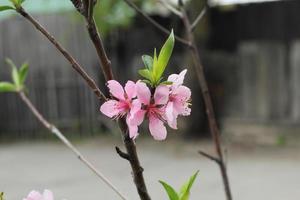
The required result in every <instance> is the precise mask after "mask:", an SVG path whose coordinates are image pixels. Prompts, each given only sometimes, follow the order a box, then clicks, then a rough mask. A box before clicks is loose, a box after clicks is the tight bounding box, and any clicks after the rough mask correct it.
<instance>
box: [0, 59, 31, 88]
mask: <svg viewBox="0 0 300 200" xmlns="http://www.w3.org/2000/svg"><path fill="white" fill-rule="evenodd" d="M6 62H7V64H8V65H9V66H10V67H11V78H12V82H6V81H2V82H0V92H19V91H22V90H24V89H25V85H24V83H25V81H26V77H27V74H28V64H27V63H24V64H22V65H21V67H20V68H19V69H18V68H17V67H16V65H15V64H14V63H13V61H12V60H10V59H6Z"/></svg>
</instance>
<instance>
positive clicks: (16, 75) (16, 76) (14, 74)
mask: <svg viewBox="0 0 300 200" xmlns="http://www.w3.org/2000/svg"><path fill="white" fill-rule="evenodd" d="M6 62H7V64H8V65H9V66H11V68H12V73H11V76H12V79H13V81H14V83H15V85H16V86H17V87H19V86H20V79H19V72H18V69H17V67H16V65H15V64H14V63H13V61H12V60H11V59H9V58H7V59H6Z"/></svg>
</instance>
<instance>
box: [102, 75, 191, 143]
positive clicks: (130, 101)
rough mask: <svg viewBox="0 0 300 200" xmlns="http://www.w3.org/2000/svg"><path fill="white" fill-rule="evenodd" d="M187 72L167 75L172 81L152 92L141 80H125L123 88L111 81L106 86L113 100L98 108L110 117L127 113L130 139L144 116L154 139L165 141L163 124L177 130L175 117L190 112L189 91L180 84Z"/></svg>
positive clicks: (134, 136) (134, 135)
mask: <svg viewBox="0 0 300 200" xmlns="http://www.w3.org/2000/svg"><path fill="white" fill-rule="evenodd" d="M186 72H187V70H183V71H182V72H181V73H180V74H172V75H170V76H169V78H168V82H171V84H170V85H165V84H161V85H159V86H157V87H156V88H155V90H154V91H152V93H151V90H150V89H149V88H148V87H147V85H146V84H145V83H144V82H142V81H137V82H136V83H134V82H133V81H127V83H126V85H125V88H124V89H123V87H122V86H121V85H120V83H118V82H117V81H115V80H110V81H108V84H107V87H108V88H109V91H110V94H111V95H112V97H113V99H111V100H108V101H106V102H105V103H104V104H103V105H102V106H101V107H100V111H101V112H102V113H103V114H104V115H106V116H108V117H110V118H113V119H116V118H120V117H125V116H126V123H127V125H128V129H129V136H130V137H131V138H133V139H135V138H136V137H137V136H138V126H139V125H141V124H142V122H143V121H144V119H145V118H147V119H148V120H149V130H150V133H151V135H152V136H153V137H154V139H156V140H164V139H165V138H166V136H167V129H166V127H165V125H164V124H165V123H167V124H168V125H169V126H170V127H171V128H173V129H177V117H178V116H180V115H182V116H187V115H190V113H191V109H190V108H189V101H190V98H191V90H190V89H189V88H188V87H186V86H183V81H184V77H185V74H186Z"/></svg>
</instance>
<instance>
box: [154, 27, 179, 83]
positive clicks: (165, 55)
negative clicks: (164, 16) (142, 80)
mask: <svg viewBox="0 0 300 200" xmlns="http://www.w3.org/2000/svg"><path fill="white" fill-rule="evenodd" d="M174 43H175V38H174V32H173V30H172V31H171V34H170V36H169V37H168V39H167V41H166V42H165V44H164V45H163V47H162V48H161V50H160V52H159V56H158V60H157V64H156V65H155V68H154V69H153V71H154V74H155V78H156V79H155V80H156V81H157V80H159V79H160V77H161V76H162V74H163V73H164V71H165V69H166V67H167V65H168V62H169V60H170V57H171V55H172V52H173V48H174Z"/></svg>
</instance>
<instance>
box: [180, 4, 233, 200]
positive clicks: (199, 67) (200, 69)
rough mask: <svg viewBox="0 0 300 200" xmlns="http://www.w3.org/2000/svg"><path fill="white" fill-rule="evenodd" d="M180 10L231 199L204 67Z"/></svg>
mask: <svg viewBox="0 0 300 200" xmlns="http://www.w3.org/2000/svg"><path fill="white" fill-rule="evenodd" d="M181 11H182V14H183V15H182V16H183V17H182V20H183V23H184V26H185V29H186V34H187V37H188V40H189V41H190V44H191V47H190V51H191V54H192V58H193V62H194V65H193V66H194V70H195V71H196V75H197V78H198V81H199V85H200V87H201V91H202V96H203V99H204V103H205V107H206V114H207V118H208V122H209V129H210V133H211V136H212V138H213V141H214V145H215V151H216V153H217V155H218V160H219V162H217V163H218V164H219V167H220V171H221V175H222V179H223V185H224V189H225V193H226V198H227V200H232V195H231V190H230V184H229V179H228V175H227V169H226V166H225V163H224V156H223V152H222V148H221V141H220V130H219V127H218V125H217V120H216V117H215V112H214V108H213V104H212V100H211V96H210V93H209V89H208V86H207V81H206V78H205V74H204V68H203V65H202V62H201V59H200V56H199V55H200V54H199V51H198V48H197V45H196V42H195V38H194V35H193V28H192V25H191V23H190V20H189V17H188V15H187V13H186V11H185V10H184V8H183V6H181ZM197 21H199V19H197ZM196 23H197V22H196Z"/></svg>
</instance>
